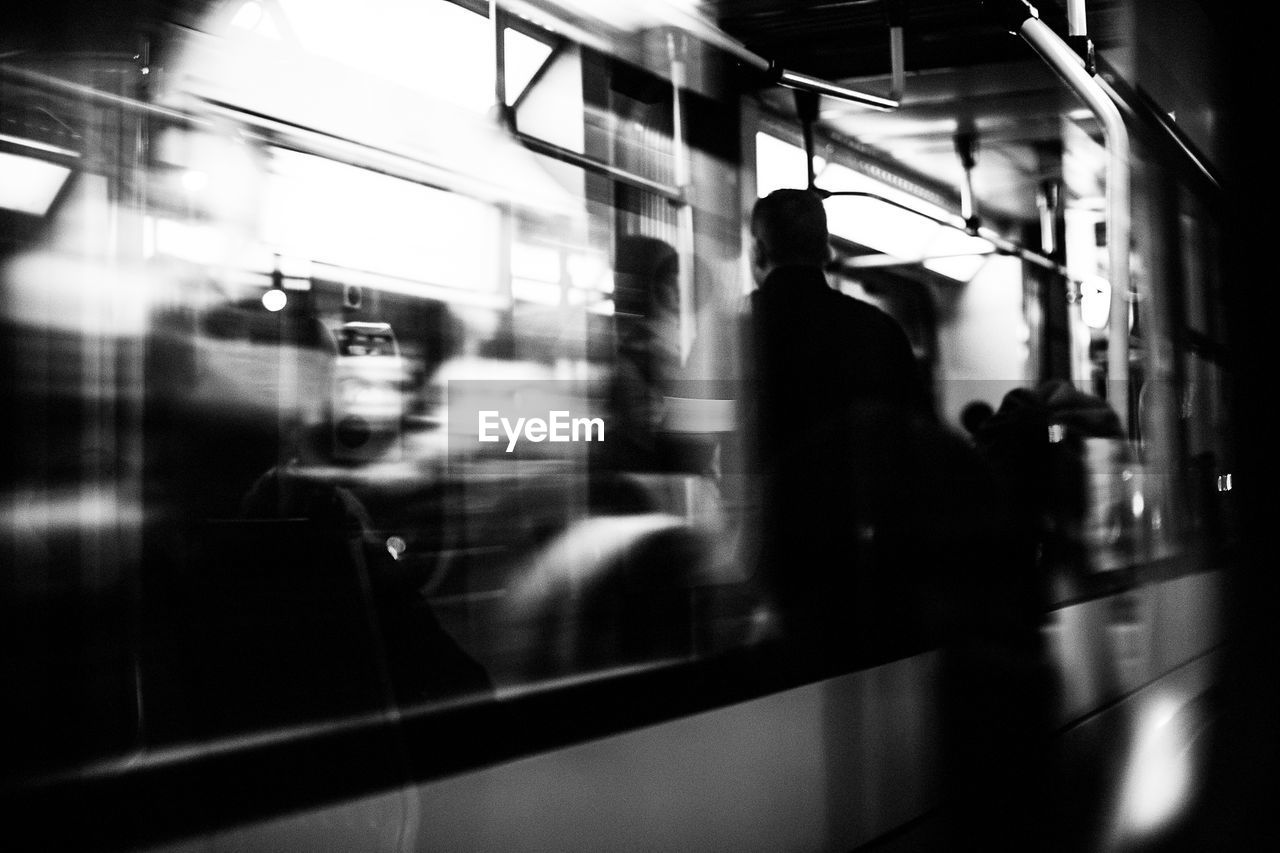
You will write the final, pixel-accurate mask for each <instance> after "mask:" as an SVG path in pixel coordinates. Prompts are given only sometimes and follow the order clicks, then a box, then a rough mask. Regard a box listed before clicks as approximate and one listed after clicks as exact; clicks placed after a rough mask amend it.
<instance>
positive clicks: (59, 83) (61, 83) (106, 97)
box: [0, 65, 212, 127]
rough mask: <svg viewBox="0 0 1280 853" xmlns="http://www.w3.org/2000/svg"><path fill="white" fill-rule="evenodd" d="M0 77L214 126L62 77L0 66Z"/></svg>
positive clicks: (188, 115) (199, 124) (178, 112)
mask: <svg viewBox="0 0 1280 853" xmlns="http://www.w3.org/2000/svg"><path fill="white" fill-rule="evenodd" d="M0 77H7V78H9V79H11V80H16V81H18V82H20V83H24V84H26V85H29V86H34V87H36V88H40V89H44V90H46V91H49V92H56V93H58V94H60V95H70V96H72V97H76V98H84V99H85V100H88V101H96V102H97V103H100V104H108V105H110V106H115V107H123V108H124V109H127V110H131V111H134V112H141V113H146V114H147V115H151V116H157V117H160V118H166V119H169V120H170V121H174V122H177V123H180V124H186V125H191V126H196V127H209V126H211V125H212V123H211V122H210V121H208V120H207V119H201V118H198V117H196V116H193V115H191V114H189V113H185V112H182V111H181V110H174V109H169V108H168V107H161V106H157V105H156V104H151V103H147V102H146V101H140V100H138V99H136V98H130V97H127V96H125V95H116V94H113V93H111V92H104V91H102V90H101V89H95V88H93V87H92V86H86V85H84V84H82V83H73V82H71V81H70V80H63V79H62V78H60V77H51V76H49V75H47V74H40V73H37V72H35V71H29V70H27V69H25V68H18V67H16V66H13V65H0Z"/></svg>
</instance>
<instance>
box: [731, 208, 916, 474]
mask: <svg viewBox="0 0 1280 853" xmlns="http://www.w3.org/2000/svg"><path fill="white" fill-rule="evenodd" d="M830 260H831V248H830V235H829V234H828V231H827V215H826V210H825V209H824V208H823V206H822V200H821V198H819V196H818V195H816V194H815V193H812V192H809V191H808V190H799V189H781V190H775V191H774V192H772V193H770V194H769V195H768V196H766V197H764V198H762V199H760V200H759V201H757V202H756V204H755V207H754V209H753V210H752V212H751V248H750V262H751V273H752V277H753V279H754V280H755V283H756V285H757V289H756V291H755V292H754V293H752V294H751V337H752V341H753V346H754V349H755V368H756V377H757V381H756V391H757V393H758V395H759V400H758V402H759V425H758V429H759V433H760V438H759V441H760V452H761V455H762V459H763V460H764V461H765V463H766V465H767V464H768V460H769V459H770V457H772V456H773V455H774V454H776V453H777V452H778V451H779V450H780V449H781V448H782V447H785V446H786V445H788V444H789V443H792V442H793V441H794V439H795V436H796V435H797V434H798V433H801V432H803V431H804V430H805V429H806V428H808V427H809V426H811V425H812V424H814V423H816V422H819V421H821V420H822V419H823V418H825V417H828V416H830V415H831V414H832V413H835V412H838V411H840V410H841V409H843V408H844V407H846V406H848V405H850V404H851V403H855V402H867V401H870V402H875V403H877V404H883V405H887V406H891V407H899V408H903V409H912V410H913V413H915V414H924V413H926V412H927V411H928V409H929V404H928V393H927V391H926V389H925V388H924V385H923V382H922V381H921V379H920V376H919V373H918V370H917V367H916V361H915V356H914V355H913V353H912V350H911V344H910V342H909V341H908V340H907V336H906V333H905V332H904V331H903V330H902V327H901V326H899V325H898V323H897V322H896V321H895V320H894V319H893V318H892V317H890V316H889V315H888V314H886V313H885V312H883V311H881V310H880V309H879V308H876V307H875V306H873V305H871V304H869V303H867V302H863V301H861V300H859V299H855V298H854V297H852V296H849V295H847V294H843V293H840V292H839V291H837V290H835V289H833V288H832V287H831V285H830V283H829V282H828V281H827V276H826V273H825V271H824V270H825V267H826V265H827V263H828V262H829V261H830Z"/></svg>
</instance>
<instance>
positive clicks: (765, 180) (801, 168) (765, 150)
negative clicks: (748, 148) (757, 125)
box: [756, 133, 809, 198]
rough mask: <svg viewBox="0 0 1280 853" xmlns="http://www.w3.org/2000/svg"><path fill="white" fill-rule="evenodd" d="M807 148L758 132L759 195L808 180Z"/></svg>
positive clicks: (757, 187)
mask: <svg viewBox="0 0 1280 853" xmlns="http://www.w3.org/2000/svg"><path fill="white" fill-rule="evenodd" d="M808 175H809V167H808V166H807V165H806V164H805V156H804V149H803V148H800V147H799V146H796V145H792V144H790V143H789V142H783V141H782V140H781V139H778V138H777V137H776V136H770V135H769V134H767V133H757V134H756V195H757V196H759V197H760V198H764V197H765V196H767V195H768V194H769V193H771V192H773V191H774V190H781V189H788V188H802V187H804V185H805V182H806V181H807V180H808Z"/></svg>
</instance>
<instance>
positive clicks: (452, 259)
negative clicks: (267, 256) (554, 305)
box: [262, 149, 499, 291]
mask: <svg viewBox="0 0 1280 853" xmlns="http://www.w3.org/2000/svg"><path fill="white" fill-rule="evenodd" d="M497 218H498V213H497V211H496V210H495V209H494V208H492V207H490V206H488V205H485V204H484V203H482V202H479V201H476V200H475V199H470V198H466V197H465V196H462V195H459V194H456V193H448V192H443V191H441V190H436V189H432V188H430V187H425V186H421V185H419V184H414V183H410V182H408V181H402V180H399V179H396V178H392V177H389V176H386V175H380V174H377V173H374V172H370V171H368V170H366V169H357V168H354V167H351V166H346V165H343V164H341V163H335V162H332V161H328V160H324V159H322V158H319V157H312V156H310V155H306V154H297V153H295V152H291V151H284V150H278V149H277V150H274V151H273V152H272V174H271V175H270V177H269V178H268V185H267V192H266V204H265V205H264V209H263V212H262V221H263V230H264V233H265V236H266V239H265V242H266V243H268V244H270V245H273V246H276V247H278V249H279V251H280V252H281V253H282V254H289V255H295V256H297V257H301V258H310V259H311V260H312V261H314V262H319V263H328V264H333V265H335V266H339V267H346V268H349V269H353V270H362V271H366V272H372V273H378V274H382V275H390V276H399V277H401V278H404V279H408V280H411V281H417V282H423V283H427V284H439V285H444V286H447V287H450V288H459V289H463V288H465V289H470V290H478V291H493V290H494V289H495V288H496V287H497V281H498V273H497V260H496V259H497V257H498V251H497V246H496V240H497V234H498V233H499V229H498V227H497Z"/></svg>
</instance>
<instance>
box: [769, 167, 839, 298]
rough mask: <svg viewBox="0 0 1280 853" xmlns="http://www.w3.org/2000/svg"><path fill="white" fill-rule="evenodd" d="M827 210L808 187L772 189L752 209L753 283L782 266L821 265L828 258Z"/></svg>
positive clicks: (829, 250) (829, 257) (829, 254)
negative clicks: (801, 188)
mask: <svg viewBox="0 0 1280 853" xmlns="http://www.w3.org/2000/svg"><path fill="white" fill-rule="evenodd" d="M828 240H829V235H828V234H827V212H826V210H825V209H823V207H822V199H821V198H820V197H819V196H818V195H817V194H816V193H813V192H810V191H809V190H792V189H786V190H774V191H773V192H771V193H769V194H768V195H767V196H765V197H764V198H762V199H760V200H759V201H757V202H756V205H755V207H754V208H753V209H752V211H751V272H752V274H753V275H754V276H755V279H756V283H757V284H759V283H761V282H763V281H764V279H765V276H767V275H768V274H769V273H770V272H772V271H773V270H774V268H776V267H781V266H793V265H798V266H810V267H822V266H825V265H826V263H827V261H828V260H830V259H831V248H830V245H829V243H828Z"/></svg>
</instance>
